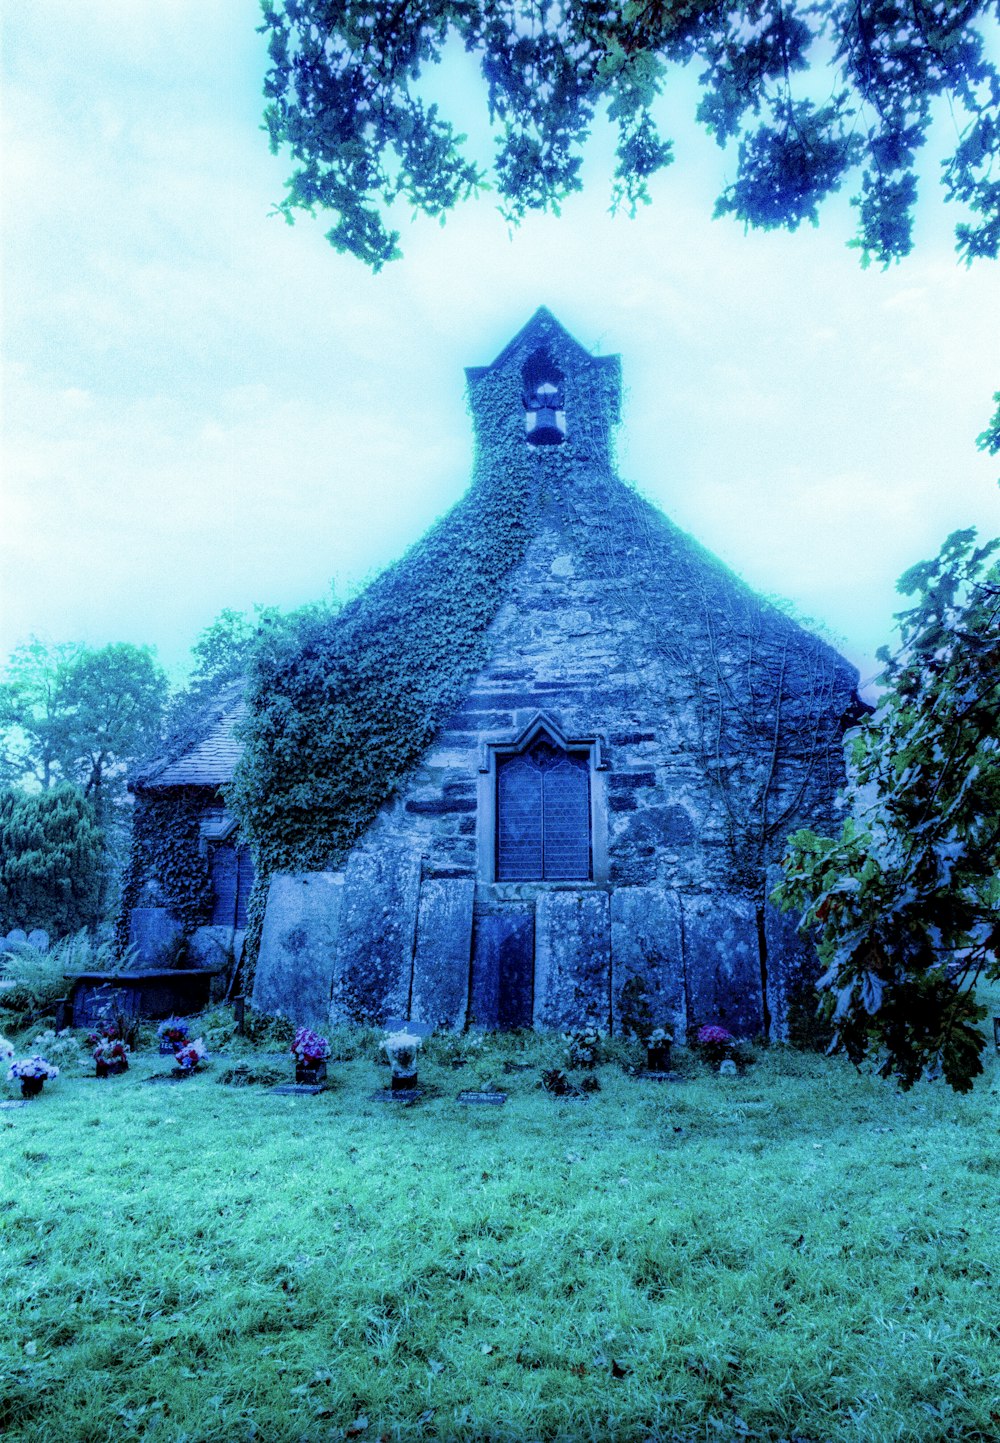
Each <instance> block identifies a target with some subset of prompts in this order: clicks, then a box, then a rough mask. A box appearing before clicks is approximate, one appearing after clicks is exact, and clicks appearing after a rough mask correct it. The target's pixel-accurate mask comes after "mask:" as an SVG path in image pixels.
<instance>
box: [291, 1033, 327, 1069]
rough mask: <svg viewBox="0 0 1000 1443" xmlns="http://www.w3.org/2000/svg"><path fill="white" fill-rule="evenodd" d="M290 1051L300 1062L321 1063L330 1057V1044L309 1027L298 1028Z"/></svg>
mask: <svg viewBox="0 0 1000 1443" xmlns="http://www.w3.org/2000/svg"><path fill="white" fill-rule="evenodd" d="M291 1051H292V1052H293V1053H294V1054H295V1056H296V1057H297V1058H298V1059H299V1061H300V1062H322V1061H323V1059H324V1058H326V1057H329V1056H330V1044H329V1043H328V1042H327V1040H326V1038H325V1037H321V1036H320V1035H319V1033H318V1032H314V1031H313V1030H312V1028H311V1027H300V1028H299V1030H298V1032H296V1034H295V1041H294V1042H293V1043H292V1046H291Z"/></svg>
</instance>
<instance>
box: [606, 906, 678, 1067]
mask: <svg viewBox="0 0 1000 1443" xmlns="http://www.w3.org/2000/svg"><path fill="white" fill-rule="evenodd" d="M636 993H637V994H638V995H639V996H640V997H641V998H642V1000H643V1001H644V1002H645V1004H646V1006H647V1007H648V1009H649V1017H648V1025H649V1026H650V1027H668V1028H669V1029H670V1031H671V1033H672V1034H673V1035H674V1037H676V1038H677V1039H678V1040H679V1039H681V1038H682V1037H683V1036H684V1031H685V1027H686V1024H687V1006H686V1000H685V996H684V962H683V951H682V944H681V909H680V903H679V902H678V901H677V897H676V895H675V894H674V893H673V892H665V891H664V890H663V889H662V888H661V887H619V888H617V889H616V890H615V891H614V892H612V894H611V1008H612V1031H614V1032H618V1033H620V1032H621V1031H622V1030H623V1029H624V1028H626V1027H628V1026H629V1025H634V1019H633V1018H632V1017H631V1016H630V1015H629V1011H630V1007H629V1002H630V994H631V995H632V996H635V995H636Z"/></svg>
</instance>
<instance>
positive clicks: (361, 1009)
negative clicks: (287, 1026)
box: [330, 839, 420, 1025]
mask: <svg viewBox="0 0 1000 1443" xmlns="http://www.w3.org/2000/svg"><path fill="white" fill-rule="evenodd" d="M419 891H420V854H419V853H418V852H416V851H412V852H411V851H408V850H406V849H405V848H404V847H401V846H400V845H399V843H398V840H396V839H393V841H392V842H388V843H383V844H381V845H379V846H377V847H373V848H371V849H370V850H356V851H355V852H353V853H352V855H351V858H350V861H349V862H348V864H347V868H346V870H345V873H344V900H343V905H342V907H341V914H340V931H339V935H338V939H337V951H336V956H335V959H334V968H333V994H332V1000H331V1005H330V1016H331V1019H332V1020H333V1021H335V1022H364V1023H369V1024H371V1023H374V1024H376V1025H379V1024H381V1023H382V1022H383V1021H384V1019H385V1018H386V1017H388V1016H391V1015H393V1014H398V1015H400V1016H403V1017H405V1016H406V1013H407V1011H408V1008H409V1002H410V981H411V978H412V975H413V944H414V938H415V934H416V927H417V897H418V894H419Z"/></svg>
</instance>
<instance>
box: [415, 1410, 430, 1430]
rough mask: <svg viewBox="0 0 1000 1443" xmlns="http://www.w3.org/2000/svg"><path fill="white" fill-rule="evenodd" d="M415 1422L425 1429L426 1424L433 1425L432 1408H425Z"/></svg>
mask: <svg viewBox="0 0 1000 1443" xmlns="http://www.w3.org/2000/svg"><path fill="white" fill-rule="evenodd" d="M417 1422H418V1423H422V1424H423V1425H424V1427H426V1426H427V1424H428V1423H433V1422H434V1409H433V1408H425V1409H424V1411H423V1412H422V1413H421V1414H420V1416H419V1417H418V1418H417Z"/></svg>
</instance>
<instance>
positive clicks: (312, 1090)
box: [270, 1082, 326, 1097]
mask: <svg viewBox="0 0 1000 1443" xmlns="http://www.w3.org/2000/svg"><path fill="white" fill-rule="evenodd" d="M270 1091H271V1092H273V1093H274V1094H275V1095H276V1096H278V1097H316V1096H317V1095H318V1094H319V1093H321V1092H325V1091H326V1083H325V1082H279V1083H278V1084H277V1086H276V1087H272V1088H271V1089H270Z"/></svg>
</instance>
